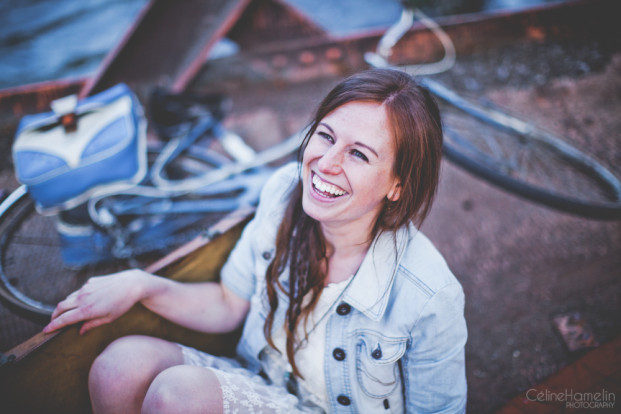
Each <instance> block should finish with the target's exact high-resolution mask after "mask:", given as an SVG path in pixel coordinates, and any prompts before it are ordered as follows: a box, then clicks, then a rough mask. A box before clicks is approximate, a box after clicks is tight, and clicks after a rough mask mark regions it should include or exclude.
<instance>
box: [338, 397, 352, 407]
mask: <svg viewBox="0 0 621 414" xmlns="http://www.w3.org/2000/svg"><path fill="white" fill-rule="evenodd" d="M336 401H338V403H339V404H341V405H349V404H351V400H350V399H349V397H347V396H346V395H339V396H338V397H336Z"/></svg>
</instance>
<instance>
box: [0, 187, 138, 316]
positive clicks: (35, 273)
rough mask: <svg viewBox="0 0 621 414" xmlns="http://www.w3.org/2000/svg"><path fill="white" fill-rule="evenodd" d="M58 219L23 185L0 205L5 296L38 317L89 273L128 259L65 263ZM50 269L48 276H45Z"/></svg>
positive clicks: (1, 294)
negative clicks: (77, 264) (77, 265)
mask: <svg viewBox="0 0 621 414" xmlns="http://www.w3.org/2000/svg"><path fill="white" fill-rule="evenodd" d="M55 226H56V223H55V218H54V217H53V216H43V215H40V214H38V213H37V212H36V210H35V208H34V202H33V201H32V200H31V199H30V197H29V196H28V193H27V192H26V191H25V189H24V187H23V186H22V187H19V188H18V189H16V190H15V191H14V192H13V193H11V195H9V197H7V198H6V199H5V201H4V202H3V203H2V204H1V205H0V282H1V283H0V299H2V301H3V302H4V303H5V304H6V305H8V306H9V307H10V308H11V309H12V310H13V311H15V312H16V313H18V314H20V315H21V316H24V317H26V318H27V319H31V320H34V321H37V322H44V321H45V320H47V319H49V316H50V315H51V313H52V311H53V310H54V307H55V305H56V303H58V302H59V301H60V300H62V299H64V298H65V297H66V296H67V295H68V294H69V293H71V292H72V291H74V290H76V289H77V288H79V287H80V286H81V285H82V284H83V283H84V282H86V280H87V279H88V278H89V277H90V276H95V275H101V274H107V273H112V272H115V271H119V270H122V269H127V268H128V266H129V265H130V263H129V262H128V261H127V260H118V261H116V260H115V261H110V262H107V263H105V264H104V263H100V264H97V265H91V266H85V267H81V268H73V267H70V266H67V265H65V264H64V263H63V261H62V258H61V253H60V241H59V238H58V234H57V231H56V228H55ZM41 272H45V276H41Z"/></svg>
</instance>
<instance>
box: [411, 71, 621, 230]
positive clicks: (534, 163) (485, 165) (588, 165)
mask: <svg viewBox="0 0 621 414" xmlns="http://www.w3.org/2000/svg"><path fill="white" fill-rule="evenodd" d="M421 83H422V84H423V85H424V86H425V87H427V88H428V89H429V90H430V91H431V92H432V93H433V94H434V95H435V96H436V97H438V98H440V99H439V102H438V103H439V105H440V109H441V112H442V116H443V122H444V128H445V141H444V154H445V155H446V157H447V158H448V159H449V160H450V161H452V162H454V163H456V164H457V165H459V166H461V167H463V168H465V169H466V170H468V171H470V172H471V173H474V174H475V175H477V176H479V177H481V178H483V179H485V180H487V181H489V182H490V183H492V184H495V185H497V186H500V187H501V188H503V189H505V190H508V191H510V192H512V193H515V194H517V195H520V196H522V197H525V198H527V199H530V200H533V201H535V202H538V203H541V204H544V205H546V206H549V207H553V208H556V209H558V210H561V211H565V212H569V213H573V214H577V215H580V216H583V217H587V218H593V219H606V220H610V219H620V218H621V181H620V180H619V178H618V177H617V176H615V174H613V173H612V172H611V171H610V170H609V169H607V168H606V167H605V166H604V165H603V164H601V163H600V162H598V161H597V160H595V159H593V158H592V157H590V156H589V155H587V154H585V153H584V152H582V151H580V150H578V149H577V148H575V147H573V146H571V145H570V144H568V143H567V142H565V141H563V140H561V139H560V138H558V137H556V136H554V135H552V134H550V133H548V132H547V131H544V130H542V129H539V128H536V127H534V126H533V125H530V124H528V123H526V122H524V121H521V120H519V119H517V118H514V117H512V116H509V115H507V114H505V113H503V112H500V111H498V110H495V109H492V108H486V107H481V106H477V105H474V104H472V103H471V102H468V101H466V100H464V99H463V98H461V97H459V96H458V95H457V94H455V93H454V92H452V91H451V90H449V89H447V88H445V87H444V86H442V85H441V84H439V83H437V82H435V81H431V80H429V79H423V80H422V82H421Z"/></svg>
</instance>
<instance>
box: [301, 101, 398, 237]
mask: <svg viewBox="0 0 621 414" xmlns="http://www.w3.org/2000/svg"><path fill="white" fill-rule="evenodd" d="M394 160H395V152H394V139H393V137H392V136H391V135H390V128H389V125H388V117H387V114H386V110H385V108H384V107H383V106H382V105H380V104H377V103H371V102H350V103H347V104H345V105H343V106H341V107H339V108H337V109H336V110H334V111H333V112H331V113H330V114H328V115H327V116H326V117H325V118H324V119H323V120H322V122H321V123H320V124H319V126H318V128H317V130H316V131H315V133H314V134H313V136H312V137H311V138H310V140H309V143H308V146H307V148H306V150H305V151H304V156H303V160H302V180H303V196H302V206H303V208H304V211H305V212H306V214H308V215H309V216H311V217H313V218H314V219H316V220H318V221H320V222H321V225H322V228H323V229H324V230H326V229H328V228H330V227H339V228H341V229H342V228H343V227H342V226H345V227H346V228H352V229H353V228H357V229H366V230H368V231H369V232H370V229H371V228H372V226H373V223H374V221H375V218H376V217H377V214H378V213H379V211H380V209H381V207H382V203H383V200H384V198H386V197H388V198H389V199H392V200H396V199H397V198H398V196H399V192H398V184H399V181H398V179H397V178H396V177H395V176H394V174H393V164H394ZM313 177H315V180H316V179H317V177H318V178H320V179H321V181H323V182H325V183H328V184H331V185H334V186H336V187H337V188H338V189H342V190H344V191H345V194H344V195H341V196H338V197H334V196H328V195H327V194H324V193H322V192H321V191H318V190H317V189H316V188H314V187H313V184H312V180H313Z"/></svg>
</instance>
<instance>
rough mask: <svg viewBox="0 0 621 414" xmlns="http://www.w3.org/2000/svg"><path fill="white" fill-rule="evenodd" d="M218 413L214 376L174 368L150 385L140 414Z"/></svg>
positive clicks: (219, 399)
mask: <svg viewBox="0 0 621 414" xmlns="http://www.w3.org/2000/svg"><path fill="white" fill-rule="evenodd" d="M170 412H183V413H188V414H189V413H221V412H222V391H221V389H220V383H219V382H218V379H217V377H216V376H215V374H214V373H213V372H212V371H211V370H209V369H206V368H199V367H193V366H187V365H183V366H175V367H172V368H169V369H166V370H165V371H163V372H161V373H160V374H159V375H158V376H157V377H156V378H155V379H154V380H153V382H152V383H151V386H150V387H149V390H148V391H147V395H146V397H145V400H144V404H143V406H142V413H144V414H147V413H148V414H157V413H170Z"/></svg>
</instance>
